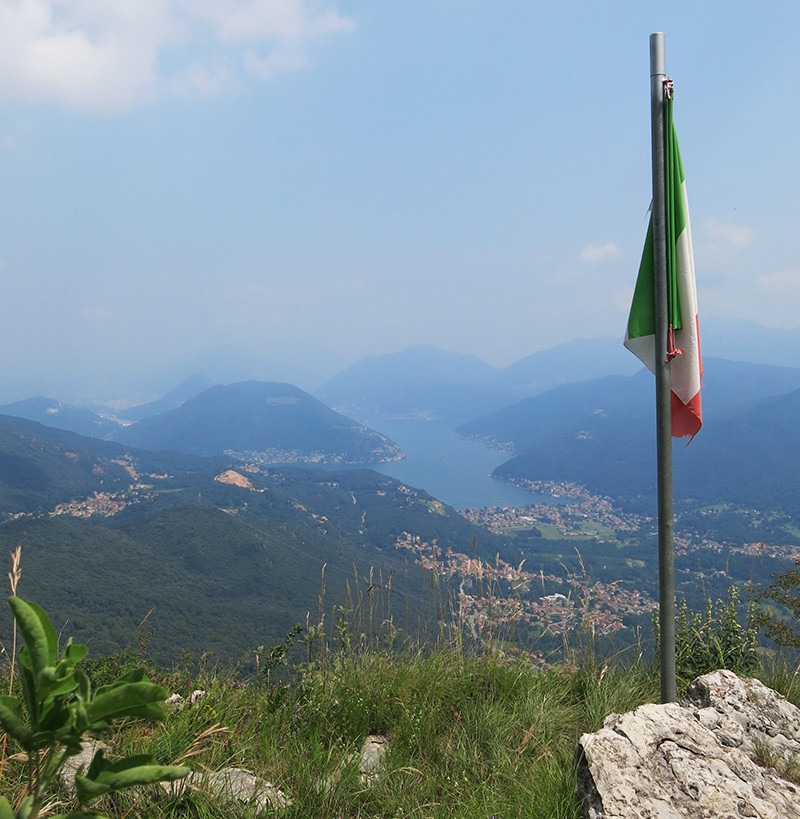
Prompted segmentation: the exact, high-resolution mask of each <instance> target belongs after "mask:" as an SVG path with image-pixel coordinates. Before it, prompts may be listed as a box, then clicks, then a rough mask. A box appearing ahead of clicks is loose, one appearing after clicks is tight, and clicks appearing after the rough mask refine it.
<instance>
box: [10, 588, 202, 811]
mask: <svg viewBox="0 0 800 819" xmlns="http://www.w3.org/2000/svg"><path fill="white" fill-rule="evenodd" d="M8 603H9V606H10V607H11V610H12V612H13V614H14V619H15V623H16V624H17V626H18V628H19V631H20V633H21V635H22V638H23V640H24V643H25V644H24V646H23V647H22V648H21V649H20V651H19V669H20V687H21V689H22V696H21V698H19V697H17V696H14V695H12V694H8V695H0V726H2V728H3V730H4V731H5V732H6V733H7V734H8V736H10V737H11V739H12V740H13V741H14V742H15V743H16V744H17V745H18V746H19V747H20V748H21V749H22V751H23V752H24V757H25V758H26V761H27V776H26V787H25V791H24V793H25V795H24V796H23V797H22V799H21V800H20V801H19V804H18V805H17V806H16V809H12V807H11V804H10V803H9V801H8V800H7V799H6V798H5V797H0V819H37V817H38V816H39V815H40V814H41V812H42V809H43V808H44V807H45V804H46V801H47V799H48V798H49V797H50V796H51V794H52V791H53V789H54V787H55V785H56V784H57V782H58V780H59V778H60V774H61V772H62V770H63V768H64V765H65V763H66V762H67V760H68V759H69V757H71V756H75V755H77V754H79V753H80V752H81V750H82V744H81V743H82V738H83V736H84V734H98V733H101V732H103V731H105V730H106V729H108V728H109V727H110V726H111V725H112V724H113V723H116V722H118V721H119V720H125V719H128V718H142V719H146V720H156V721H158V720H163V719H164V717H165V714H164V708H163V701H164V700H165V699H166V696H167V693H166V691H164V690H163V689H162V688H160V687H159V686H157V685H154V684H153V683H151V682H149V681H147V680H145V679H144V672H143V671H141V670H134V671H131V672H129V673H127V674H125V675H124V676H122V677H121V678H120V679H119V680H117V681H116V682H114V683H112V684H110V685H104V686H101V687H100V688H98V689H97V690H95V691H93V690H92V686H91V682H90V680H89V677H88V675H87V674H86V673H85V672H84V671H83V670H82V669H81V668H79V664H80V662H81V661H82V660H83V658H84V657H85V656H86V651H87V649H86V646H83V645H78V644H75V643H73V642H72V640H71V639H70V640H68V641H67V643H66V645H65V647H64V650H63V652H62V653H61V655H60V656H59V652H58V638H57V635H56V632H55V629H54V628H53V625H52V623H51V622H50V619H49V618H48V616H47V614H45V612H44V611H43V610H42V609H41V608H40V607H39V606H38V605H36V604H35V603H31V602H29V601H26V600H23V599H22V598H21V597H17V596H13V597H10V598H9V601H8ZM188 773H189V768H186V767H183V766H176V765H157V764H156V763H155V761H154V760H153V759H152V757H149V756H130V757H127V758H123V759H120V760H116V761H113V762H112V761H109V760H107V759H106V758H105V756H104V755H103V751H102V750H97V751H96V753H95V754H94V757H93V758H92V761H91V763H90V765H89V767H88V769H87V770H85V771H84V770H83V769H81V770H79V771H78V773H76V774H75V793H76V795H77V797H78V801H79V802H80V804H81V807H83V806H85V805H86V804H88V803H89V802H91V801H93V800H94V799H96V798H98V797H100V796H104V795H105V794H109V793H114V792H116V791H119V790H122V789H124V788H129V787H133V786H140V785H149V784H152V783H156V782H172V781H175V780H177V779H180V778H182V777H184V776H186V775H187V774H188ZM93 816H98V814H94V813H86V812H84V811H83V810H81V811H77V812H72V813H69V814H66V815H64V814H60V815H59V816H56V817H54V819H82V818H85V817H93Z"/></svg>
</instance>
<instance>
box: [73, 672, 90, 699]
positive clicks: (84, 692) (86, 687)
mask: <svg viewBox="0 0 800 819" xmlns="http://www.w3.org/2000/svg"><path fill="white" fill-rule="evenodd" d="M75 679H76V680H77V681H78V697H80V699H82V700H83V701H84V702H89V700H90V699H91V696H92V683H91V681H90V680H89V677H88V675H87V674H86V672H85V671H84V670H83V669H81V668H76V669H75Z"/></svg>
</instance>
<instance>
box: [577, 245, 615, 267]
mask: <svg viewBox="0 0 800 819" xmlns="http://www.w3.org/2000/svg"><path fill="white" fill-rule="evenodd" d="M617 256H619V248H618V247H617V246H616V245H615V244H614V242H606V243H605V244H604V245H588V246H587V247H585V248H584V249H583V250H582V251H581V261H582V262H590V263H592V264H593V263H594V262H601V261H603V260H604V259H615V258H616V257H617Z"/></svg>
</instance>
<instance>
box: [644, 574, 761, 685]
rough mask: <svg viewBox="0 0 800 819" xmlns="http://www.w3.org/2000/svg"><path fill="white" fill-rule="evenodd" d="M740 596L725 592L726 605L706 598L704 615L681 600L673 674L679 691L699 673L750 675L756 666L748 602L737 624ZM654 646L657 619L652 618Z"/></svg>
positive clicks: (732, 589)
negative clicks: (722, 669)
mask: <svg viewBox="0 0 800 819" xmlns="http://www.w3.org/2000/svg"><path fill="white" fill-rule="evenodd" d="M741 607H742V606H741V595H740V592H739V589H738V588H737V587H736V586H731V587H730V589H729V590H728V602H727V603H726V602H725V601H724V600H722V599H717V600H716V601H714V600H712V599H711V598H708V600H706V608H705V611H704V612H702V613H701V612H697V611H692V610H691V609H690V608H689V607H688V605H687V603H686V601H685V600H684V601H683V602H682V603H681V604H680V606H679V608H678V616H677V618H676V620H675V673H676V678H677V682H678V688H679V689H681V690H682V689H685V688H686V686H687V685H688V684H689V683H690V682H691V681H692V680H693V679H694V678H695V677H698V676H700V675H701V674H707V673H708V672H709V671H716V670H717V669H719V668H726V669H728V670H729V671H733V672H735V673H736V674H745V675H750V674H752V673H753V672H754V671H755V670H756V669H757V668H758V666H759V658H758V653H757V647H758V630H757V628H756V625H755V621H756V614H755V607H754V604H753V601H752V600H750V601H749V602H748V604H747V608H746V611H745V615H744V620H745V623H744V625H742V623H741V622H740V609H741ZM654 621H655V622H654V631H655V638H656V646H657V648H659V649H660V646H659V628H658V619H657V617H655V618H654Z"/></svg>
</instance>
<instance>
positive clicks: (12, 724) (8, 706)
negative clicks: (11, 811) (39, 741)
mask: <svg viewBox="0 0 800 819" xmlns="http://www.w3.org/2000/svg"><path fill="white" fill-rule="evenodd" d="M0 725H2V726H3V730H4V731H6V733H8V734H9V735H10V736H12V737H13V738H14V739H15V740H16V741H17V742H19V744H20V745H21V746H22V747H23V748H24V749H25V750H26V751H32V750H33V749H34V747H35V746H34V739H33V733H32V732H31V730H30V729H29V728H28V726H27V725H26V724H25V720H24V719H23V717H22V709H21V708H20V703H19V700H18V699H17V698H16V697H9V696H7V695H3V696H0ZM1 817H2V814H0V819H1Z"/></svg>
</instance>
